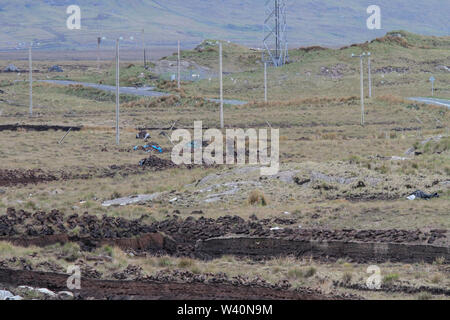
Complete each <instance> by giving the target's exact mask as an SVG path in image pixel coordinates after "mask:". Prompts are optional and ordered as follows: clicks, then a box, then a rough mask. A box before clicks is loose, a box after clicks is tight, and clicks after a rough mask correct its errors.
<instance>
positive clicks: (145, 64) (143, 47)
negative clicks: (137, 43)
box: [142, 29, 147, 68]
mask: <svg viewBox="0 0 450 320" xmlns="http://www.w3.org/2000/svg"><path fill="white" fill-rule="evenodd" d="M144 33H145V30H144V29H142V50H143V51H144V68H146V67H147V57H146V55H145V34H144Z"/></svg>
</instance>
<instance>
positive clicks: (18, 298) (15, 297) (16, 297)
mask: <svg viewBox="0 0 450 320" xmlns="http://www.w3.org/2000/svg"><path fill="white" fill-rule="evenodd" d="M5 300H23V298H22V297H21V296H13V297H9V298H6V299H5Z"/></svg>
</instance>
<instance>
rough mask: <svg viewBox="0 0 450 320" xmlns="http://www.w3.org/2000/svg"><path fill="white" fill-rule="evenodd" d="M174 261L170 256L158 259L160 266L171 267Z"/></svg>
mask: <svg viewBox="0 0 450 320" xmlns="http://www.w3.org/2000/svg"><path fill="white" fill-rule="evenodd" d="M171 265H172V261H171V260H170V259H169V258H168V257H161V258H160V259H159V261H158V266H160V267H170V266H171Z"/></svg>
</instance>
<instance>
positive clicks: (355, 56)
mask: <svg viewBox="0 0 450 320" xmlns="http://www.w3.org/2000/svg"><path fill="white" fill-rule="evenodd" d="M365 56H366V53H362V54H361V55H359V56H357V55H355V54H353V53H352V58H358V57H359V60H360V69H361V76H360V78H361V125H362V126H364V66H363V59H364V57H365Z"/></svg>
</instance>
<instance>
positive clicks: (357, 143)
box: [0, 34, 450, 299]
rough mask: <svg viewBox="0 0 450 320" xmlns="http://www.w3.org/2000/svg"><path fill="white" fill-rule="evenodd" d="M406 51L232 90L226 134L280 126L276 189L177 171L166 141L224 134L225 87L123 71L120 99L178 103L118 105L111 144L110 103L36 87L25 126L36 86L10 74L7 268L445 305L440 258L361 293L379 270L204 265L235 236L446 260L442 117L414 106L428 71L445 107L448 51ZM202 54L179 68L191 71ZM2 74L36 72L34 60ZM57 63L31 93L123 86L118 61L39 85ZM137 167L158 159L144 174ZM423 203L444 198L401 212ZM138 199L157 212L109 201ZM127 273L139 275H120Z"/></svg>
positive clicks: (342, 262)
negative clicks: (235, 102)
mask: <svg viewBox="0 0 450 320" xmlns="http://www.w3.org/2000/svg"><path fill="white" fill-rule="evenodd" d="M404 37H405V39H406V41H408V45H406V46H405V44H404V43H400V42H399V41H398V40H395V39H393V38H392V37H387V38H383V39H379V40H377V41H374V42H372V43H370V44H366V45H360V46H355V47H352V48H343V49H342V50H320V49H317V48H316V49H314V48H312V49H299V50H295V51H294V52H293V54H292V57H293V63H291V64H289V65H287V66H285V67H282V68H279V69H276V70H273V69H270V70H269V73H270V82H269V102H268V103H263V102H262V99H261V98H262V97H263V86H262V73H261V70H256V69H257V68H258V64H257V63H256V64H255V63H254V61H253V62H252V68H249V69H248V70H252V72H244V73H232V74H227V75H226V76H225V98H240V99H242V100H246V101H249V102H250V103H249V104H247V105H244V106H225V124H226V127H227V128H255V129H262V128H269V127H270V126H272V127H273V128H280V163H281V167H280V172H279V174H277V175H275V176H269V177H261V176H260V175H259V170H258V168H257V167H254V166H250V167H249V166H243V167H236V166H178V167H176V166H172V165H169V162H170V151H171V149H172V143H171V142H170V141H169V139H168V138H167V136H166V135H169V136H170V133H171V131H170V128H171V127H173V128H174V129H176V128H188V129H190V130H192V127H193V123H194V121H197V120H202V121H203V126H204V128H214V127H218V126H219V117H218V105H217V104H216V103H213V102H208V101H205V100H204V99H203V98H204V97H205V96H207V97H217V92H218V83H217V81H216V79H215V78H213V79H212V80H211V81H209V80H205V81H200V82H196V83H187V82H185V83H183V89H182V90H181V91H178V90H176V89H175V87H176V85H175V84H174V83H170V82H164V81H158V79H156V78H155V77H154V74H150V73H149V72H147V71H144V70H143V68H142V67H140V65H141V64H140V63H138V62H136V63H134V65H133V66H129V65H128V63H127V64H124V65H123V70H124V72H122V73H121V74H122V78H121V81H122V82H123V84H124V85H125V84H126V85H133V84H136V85H154V86H156V87H157V88H158V90H165V91H170V92H171V93H172V94H173V95H172V96H169V97H163V98H154V99H150V98H145V99H140V98H137V97H132V96H123V97H122V104H121V118H120V119H121V122H120V127H121V140H120V146H116V145H115V136H114V125H115V123H114V122H115V114H114V110H115V109H114V95H112V94H105V93H103V92H98V91H96V90H91V89H85V88H82V87H79V86H73V87H62V86H58V85H51V84H46V83H35V84H34V116H33V117H29V116H28V84H27V83H26V82H25V81H16V80H26V75H25V74H8V73H0V141H1V143H0V159H1V160H0V220H1V221H2V223H1V225H0V230H1V232H2V236H3V240H4V241H7V242H2V243H1V244H2V245H1V246H0V247H1V250H0V260H1V261H2V266H3V267H4V268H7V269H25V270H39V271H49V272H59V273H61V272H63V273H64V272H65V271H66V269H67V266H68V265H69V264H72V263H78V264H80V265H82V266H84V267H83V274H84V275H85V276H87V277H94V278H95V277H100V278H104V279H115V280H118V279H123V277H124V275H125V276H126V277H128V276H127V275H128V274H133V272H131V271H132V270H137V269H139V268H142V270H143V273H144V274H145V275H147V276H151V275H155V274H156V273H158V272H162V273H164V274H166V273H171V272H174V271H175V270H188V271H189V272H192V273H193V274H195V275H202V274H208V273H213V274H219V273H221V272H222V273H224V272H225V273H227V274H228V275H229V277H231V278H232V277H235V276H248V277H250V278H252V277H256V276H260V277H262V278H264V279H265V280H266V281H268V282H269V283H272V284H274V283H277V282H279V281H283V280H287V281H288V282H289V283H291V285H292V286H293V287H314V288H319V289H320V290H322V291H323V292H324V293H327V292H329V291H332V290H334V291H338V292H341V293H342V292H350V293H357V294H358V295H359V296H364V297H366V298H371V299H377V298H408V299H411V298H420V299H428V298H446V297H448V295H445V292H447V291H446V290H448V288H449V283H448V281H447V279H448V278H449V277H448V268H447V266H448V261H447V260H446V259H445V257H440V256H439V257H438V256H436V257H433V258H432V259H429V260H426V261H422V260H421V258H420V259H418V260H420V261H417V259H416V260H410V261H399V262H398V261H388V260H387V259H384V260H383V261H377V262H376V263H377V265H378V266H379V267H380V269H381V272H382V275H383V279H385V280H383V287H382V290H381V291H367V290H363V289H364V288H366V287H364V286H365V280H366V279H367V277H368V276H369V274H368V273H367V272H366V270H367V267H368V265H369V263H375V262H374V261H372V262H371V261H370V259H366V260H364V259H362V258H361V257H359V258H358V259H357V258H355V257H353V258H352V257H348V256H347V255H345V254H341V255H337V256H334V257H331V256H327V255H325V256H323V255H319V256H315V255H314V254H311V252H309V253H306V254H303V255H302V254H297V255H296V254H284V255H280V256H277V257H276V256H275V255H272V256H270V255H269V256H267V255H265V256H264V257H256V258H258V259H255V256H253V257H251V258H249V257H246V256H245V255H243V254H241V253H239V254H237V253H238V252H237V251H233V252H234V253H233V254H234V255H233V256H230V255H225V256H223V255H216V254H213V255H209V256H208V255H206V254H204V255H201V256H197V255H195V251H196V248H197V250H198V248H199V247H198V246H197V242H196V241H197V240H201V241H204V244H205V243H206V241H207V240H209V239H210V238H212V237H222V238H223V237H225V238H230V237H231V239H232V240H233V239H234V238H233V237H235V236H236V235H238V236H241V237H244V238H249V237H260V238H261V239H269V240H270V241H272V240H273V239H277V241H278V240H283V241H284V240H286V241H289V243H292V241H318V242H319V243H325V242H332V241H334V242H336V241H344V242H349V243H351V244H353V243H363V244H370V243H372V242H374V243H378V245H379V246H382V245H385V247H388V245H387V244H391V243H393V244H396V245H403V244H407V245H417V246H419V247H420V248H422V247H421V246H426V247H427V248H428V247H439V248H447V249H448V242H447V237H448V230H449V228H450V219H449V210H448V208H449V199H450V198H449V197H450V193H449V192H450V191H449V186H450V185H449V181H450V162H449V161H450V155H449V152H450V151H449V148H450V147H449V137H448V135H449V131H448V123H450V118H449V117H450V112H449V111H448V110H447V109H445V108H443V107H437V106H427V105H422V104H418V103H413V102H411V101H408V100H407V99H406V98H407V97H409V96H413V95H414V96H417V95H422V96H427V95H429V91H430V88H429V83H427V82H426V80H427V79H428V78H429V73H430V72H433V73H434V74H435V75H436V78H437V79H438V84H437V86H436V89H437V91H436V94H437V95H438V96H440V97H441V98H446V97H447V98H449V97H450V96H449V95H448V83H449V79H450V78H449V74H448V71H446V70H447V69H446V68H444V66H447V65H450V64H449V62H448V58H446V57H445V54H443V52H444V53H445V52H446V51H445V50H447V46H448V44H447V42H446V41H447V40H446V38H444V39H441V38H439V39H433V41H432V42H427V41H425V40H424V39H423V38H417V37H415V36H413V35H410V34H405V36H404ZM424 41H425V42H424ZM422 42H424V43H422ZM430 43H437V44H436V46H435V47H432V46H430ZM359 49H361V50H363V49H364V50H366V51H367V50H371V51H373V52H374V59H373V66H374V78H373V80H374V82H373V83H374V91H373V92H374V97H373V98H372V99H367V101H366V114H365V119H366V123H365V126H364V127H363V126H361V125H360V107H359V98H358V94H359V90H358V85H359V78H358V77H359V73H358V70H357V67H355V65H353V63H354V61H353V60H352V59H351V58H350V53H351V52H352V51H355V50H356V51H357V50H359ZM356 53H357V52H356ZM252 54H254V53H252ZM201 55H202V52H192V53H189V52H186V53H184V55H183V56H184V57H185V59H190V58H189V57H193V59H194V58H195V59H194V60H195V61H197V63H199V61H202V59H201V58H202V57H201ZM230 57H231V56H230ZM208 59H209V60H208V61H209V62H213V59H211V57H208ZM230 59H231V58H230ZM243 61H244V62H245V59H244V60H243ZM10 62H14V63H15V64H16V65H17V66H18V67H19V68H20V69H26V63H25V62H24V61H8V63H10ZM5 64H6V62H5ZM52 64H56V63H52ZM48 66H49V64H48V63H46V62H37V63H35V65H34V69H37V70H38V71H40V72H36V73H35V78H36V80H37V79H41V80H46V79H56V78H58V79H69V80H80V81H88V82H89V81H90V82H99V81H102V82H105V83H106V82H108V83H110V82H111V81H112V80H113V76H114V75H113V73H112V72H111V71H112V70H113V66H112V65H110V64H108V63H103V64H102V65H101V69H100V71H98V70H97V69H96V68H97V66H96V62H95V61H88V62H82V63H81V62H65V63H63V67H64V69H65V71H64V72H63V73H62V74H54V73H49V72H47V68H48ZM299 70H300V71H299ZM231 71H232V70H231ZM152 72H153V71H152ZM141 73H143V76H142V75H141ZM174 122H175V124H174ZM69 128H72V130H71V132H70V133H69V134H68V135H67V136H66V138H65V139H64V141H63V142H62V143H61V144H59V143H58V142H59V141H60V139H61V138H62V137H63V136H64V134H65V133H66V132H67V130H69ZM139 128H148V131H149V133H150V134H151V136H152V137H151V141H152V142H155V143H157V144H159V145H160V146H161V147H162V149H163V152H162V153H158V152H152V153H146V152H144V151H142V150H137V151H134V150H133V147H134V146H139V145H142V144H144V142H143V141H142V140H137V139H136V134H137V133H138V131H139V130H138V129H139ZM162 132H164V133H165V134H166V135H165V134H162ZM143 159H149V160H147V162H146V164H148V165H146V166H143V167H142V166H139V163H140V161H142V160H143ZM416 190H422V191H424V192H426V193H430V194H431V193H437V194H438V195H439V198H433V199H430V200H414V201H410V200H407V199H406V197H407V196H409V195H410V194H411V193H413V192H414V191H416ZM137 195H147V196H151V197H149V199H151V200H148V201H143V202H135V203H131V204H129V205H123V206H105V205H104V204H105V203H106V202H107V201H110V200H114V199H118V198H119V199H120V198H128V199H129V197H131V199H133V197H135V196H137ZM8 208H13V209H9V210H8ZM21 210H23V211H21ZM53 210H54V211H53ZM84 212H88V214H86V215H85V214H84ZM271 229H272V230H271ZM220 241H222V240H220ZM233 241H234V240H233ZM209 244H211V242H209ZM225 244H227V242H221V243H220V245H221V246H223V245H225ZM248 244H249V242H247V245H248ZM250 244H251V243H250ZM265 244H267V242H265ZM273 244H274V245H277V246H278V247H277V248H278V249H279V248H280V245H281V244H280V242H273ZM155 246H156V247H155ZM155 248H156V249H155ZM222 248H223V247H222ZM315 248H316V247H315ZM347 248H348V247H347ZM377 248H380V247H377ZM396 248H397V247H396ZM210 249H211V247H210ZM278 249H277V250H278ZM347 251H348V250H347ZM253 252H254V253H255V252H256V251H253ZM412 252H416V251H412ZM224 253H225V252H224ZM256 253H257V252H256ZM256 253H255V254H256ZM311 257H312V258H311ZM128 265H132V266H135V267H136V268H135V267H130V269H128V271H125V270H126V269H127V267H128ZM30 268H31V269H30ZM100 274H101V276H100ZM114 274H116V276H117V277H114V276H113V275H114ZM131 278H132V276H130V279H131ZM134 280H136V279H134ZM112 286H114V284H113V285H112ZM366 289H367V288H366ZM89 294H92V293H89ZM287 295H288V294H287ZM113 296H115V294H111V297H113Z"/></svg>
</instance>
